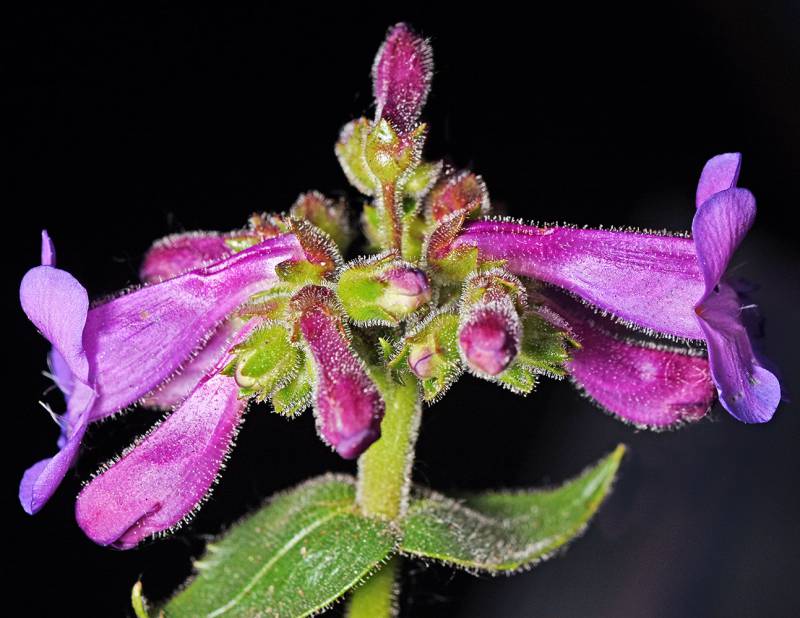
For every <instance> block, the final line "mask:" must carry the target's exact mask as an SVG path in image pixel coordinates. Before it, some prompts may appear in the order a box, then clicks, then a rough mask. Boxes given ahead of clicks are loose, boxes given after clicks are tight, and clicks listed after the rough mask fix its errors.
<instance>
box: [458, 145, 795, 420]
mask: <svg viewBox="0 0 800 618" xmlns="http://www.w3.org/2000/svg"><path fill="white" fill-rule="evenodd" d="M740 164H741V155H739V154H738V153H730V154H723V155H719V156H717V157H714V158H712V159H711V160H709V161H708V163H706V165H705V168H704V169H703V172H702V174H701V177H700V182H699V184H698V188H697V199H696V202H697V210H696V213H695V216H694V220H693V223H692V238H684V237H678V236H662V235H657V234H645V233H635V232H623V231H614V230H591V229H579V228H569V227H535V226H527V225H520V224H516V223H509V222H502V221H479V222H476V223H471V224H468V225H467V226H466V227H465V228H464V231H463V232H462V233H461V235H460V236H459V237H458V238H457V239H456V240H455V242H454V245H455V246H459V245H471V246H476V247H477V248H478V250H479V253H480V255H481V257H482V258H483V259H488V260H505V261H506V267H507V268H508V269H509V270H510V271H512V272H513V273H515V274H517V275H522V276H527V277H531V278H534V279H538V280H540V281H544V282H546V283H549V284H552V285H555V286H558V287H561V288H563V289H565V290H567V291H568V292H570V293H571V294H573V295H575V296H577V297H579V298H580V299H582V300H583V301H584V302H586V303H588V304H590V305H593V306H595V307H596V308H598V309H600V310H602V311H605V312H608V313H610V314H611V315H613V316H614V317H615V318H617V319H619V320H621V321H623V322H625V323H627V324H629V325H631V326H634V327H637V328H641V329H644V330H646V331H652V332H655V333H661V334H666V335H670V336H673V337H677V338H682V339H697V340H704V341H705V343H706V345H707V348H708V356H709V365H710V370H711V375H712V378H713V380H714V384H715V386H716V389H717V393H718V395H719V399H720V402H721V403H722V405H723V407H724V408H725V409H726V410H727V411H728V412H729V413H730V414H731V415H733V416H734V417H735V418H737V419H738V420H740V421H743V422H745V423H760V422H766V421H768V420H770V419H771V418H772V415H773V414H774V412H775V410H776V408H777V406H778V403H779V402H780V398H781V389H780V384H779V382H778V379H777V378H776V377H775V375H774V374H772V373H771V372H770V371H768V370H767V369H766V368H764V367H763V366H762V365H761V364H760V362H759V360H758V358H757V357H756V355H755V353H754V351H753V348H752V345H751V342H750V339H749V336H748V334H747V331H746V329H745V327H744V324H743V320H742V315H741V312H742V303H741V302H740V300H739V298H738V295H737V294H736V292H735V291H734V289H733V288H732V287H731V286H730V285H729V284H727V283H726V282H725V280H724V274H725V271H726V269H727V266H728V263H729V261H730V259H731V257H732V255H733V253H734V251H735V250H736V248H737V247H738V246H739V244H740V243H741V241H742V239H743V238H744V236H745V234H746V233H747V231H748V230H749V229H750V227H751V226H752V224H753V220H754V218H755V212H756V205H755V199H754V198H753V195H752V194H751V193H750V192H749V191H747V190H746V189H740V188H738V187H737V186H736V182H737V179H738V175H739V168H740Z"/></svg>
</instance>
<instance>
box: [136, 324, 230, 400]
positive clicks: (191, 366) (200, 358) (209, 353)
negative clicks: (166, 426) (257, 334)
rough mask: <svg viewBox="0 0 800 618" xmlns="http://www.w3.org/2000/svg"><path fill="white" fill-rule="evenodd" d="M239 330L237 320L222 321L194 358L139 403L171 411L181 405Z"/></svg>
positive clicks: (226, 348) (227, 348)
mask: <svg viewBox="0 0 800 618" xmlns="http://www.w3.org/2000/svg"><path fill="white" fill-rule="evenodd" d="M240 329H241V324H240V323H239V322H238V321H237V320H228V321H227V322H224V323H223V324H222V326H220V327H219V328H218V329H217V331H216V332H215V333H214V334H213V335H211V338H210V339H209V340H208V343H206V345H205V346H204V347H203V348H202V349H201V350H200V351H198V352H197V354H196V356H194V358H192V359H190V360H188V361H187V362H186V363H185V365H184V367H183V369H181V372H180V373H179V374H178V375H176V376H175V377H174V378H172V379H171V380H170V381H169V382H167V383H166V384H163V385H161V386H160V387H158V389H157V390H155V391H154V392H152V393H150V394H149V395H148V396H147V397H145V398H144V399H143V400H142V404H143V405H145V406H150V407H153V408H161V409H164V410H171V409H173V408H174V407H175V406H177V405H178V404H180V403H183V401H184V400H185V399H186V398H187V397H188V396H189V394H190V393H191V392H192V391H193V390H194V389H195V387H196V386H197V384H198V382H200V380H201V379H202V378H203V377H205V376H206V375H208V374H209V372H210V371H211V369H212V368H213V367H214V365H215V364H216V362H217V360H218V359H219V357H220V356H221V355H222V354H224V353H225V352H226V351H227V350H229V349H230V348H231V346H232V345H233V341H234V339H236V335H237V333H238V332H239V330H240Z"/></svg>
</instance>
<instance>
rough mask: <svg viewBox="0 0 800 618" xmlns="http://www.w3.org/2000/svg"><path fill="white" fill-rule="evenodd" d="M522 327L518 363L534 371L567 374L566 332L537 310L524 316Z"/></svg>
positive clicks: (550, 374)
mask: <svg viewBox="0 0 800 618" xmlns="http://www.w3.org/2000/svg"><path fill="white" fill-rule="evenodd" d="M522 329H523V330H522V341H521V342H520V351H519V354H518V355H517V359H516V363H517V364H520V365H523V366H524V367H527V368H528V369H530V370H531V371H533V372H534V373H543V374H545V375H549V376H552V377H563V376H565V375H566V373H567V372H566V369H564V364H565V363H566V362H567V361H568V360H569V354H568V352H567V340H566V339H565V336H566V335H565V333H564V332H563V331H560V330H558V329H557V328H556V327H555V326H553V325H552V324H551V323H550V322H548V321H547V320H545V319H544V318H543V317H541V316H540V315H538V314H536V313H535V312H530V313H527V314H525V315H524V316H522Z"/></svg>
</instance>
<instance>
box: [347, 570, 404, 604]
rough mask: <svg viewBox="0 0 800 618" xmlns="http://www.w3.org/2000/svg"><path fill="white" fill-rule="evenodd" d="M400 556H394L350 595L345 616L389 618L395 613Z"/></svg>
mask: <svg viewBox="0 0 800 618" xmlns="http://www.w3.org/2000/svg"><path fill="white" fill-rule="evenodd" d="M399 566H400V558H398V557H397V556H395V557H394V558H392V559H391V560H389V562H387V563H386V564H385V565H384V566H383V567H382V568H381V570H380V571H378V572H377V573H375V574H374V575H373V576H372V577H370V578H369V579H368V580H367V581H366V583H365V584H364V585H363V586H361V587H360V588H358V589H357V590H356V591H355V592H354V593H353V595H352V596H351V597H350V602H349V603H348V605H347V614H346V616H347V618H391V617H392V616H396V615H397V590H396V585H397V576H398V570H399Z"/></svg>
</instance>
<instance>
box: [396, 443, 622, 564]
mask: <svg viewBox="0 0 800 618" xmlns="http://www.w3.org/2000/svg"><path fill="white" fill-rule="evenodd" d="M624 453H625V447H624V446H622V445H620V446H618V447H617V448H616V450H615V451H614V452H612V453H611V454H610V455H607V456H606V457H604V458H603V459H601V460H600V461H599V462H597V463H596V464H595V465H594V466H592V467H590V468H588V469H587V470H586V471H584V472H583V474H581V475H580V476H578V477H576V478H574V479H572V480H571V481H567V482H566V483H564V484H563V485H561V486H560V487H558V488H556V489H546V490H534V491H522V492H491V493H486V494H481V495H475V496H470V497H467V498H465V499H462V500H453V499H450V498H446V497H444V496H441V495H438V494H434V493H430V492H427V493H425V492H422V493H417V495H416V497H415V498H414V499H413V500H412V502H411V504H410V506H409V510H408V515H407V517H406V519H405V521H404V524H403V534H404V536H403V540H402V542H401V545H400V551H401V553H403V554H405V555H407V556H415V557H420V558H428V559H433V560H439V561H441V562H444V563H446V564H450V565H453V566H458V567H462V568H466V569H469V570H474V571H484V572H490V573H499V572H513V571H517V570H520V569H525V568H528V567H531V566H533V565H535V564H536V563H538V562H540V561H542V560H544V559H546V558H548V557H549V556H551V555H552V554H553V553H554V552H555V551H556V550H558V549H560V548H562V547H564V546H565V545H566V544H567V543H568V542H569V541H571V540H573V539H574V538H576V537H577V536H579V535H580V534H581V533H582V532H583V530H584V529H585V528H586V526H587V524H588V523H589V520H590V519H591V518H592V516H593V515H594V514H595V513H596V512H597V509H598V508H599V507H600V504H601V503H602V502H603V500H604V499H605V498H606V497H607V496H608V494H609V493H610V491H611V486H612V484H613V482H614V479H615V477H616V473H617V470H618V469H619V465H620V462H621V460H622V456H623V454H624Z"/></svg>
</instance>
